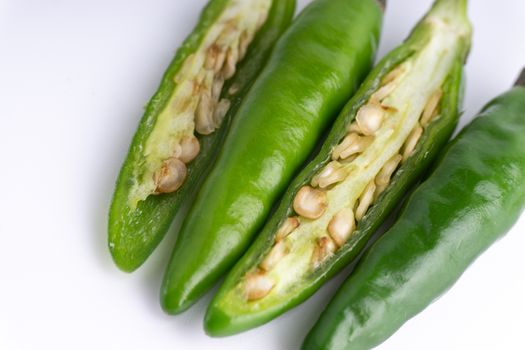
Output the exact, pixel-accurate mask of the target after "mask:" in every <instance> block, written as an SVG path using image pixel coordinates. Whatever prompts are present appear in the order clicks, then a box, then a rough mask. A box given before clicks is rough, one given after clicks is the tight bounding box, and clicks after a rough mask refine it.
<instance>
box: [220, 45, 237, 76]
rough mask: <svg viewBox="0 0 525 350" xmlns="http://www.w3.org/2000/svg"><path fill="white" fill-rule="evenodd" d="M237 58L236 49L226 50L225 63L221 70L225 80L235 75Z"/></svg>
mask: <svg viewBox="0 0 525 350" xmlns="http://www.w3.org/2000/svg"><path fill="white" fill-rule="evenodd" d="M238 58H239V51H238V50H237V48H230V49H228V53H227V54H226V62H225V64H224V68H223V70H222V72H223V74H224V78H225V79H230V78H231V77H233V75H234V74H235V70H236V65H237V60H238Z"/></svg>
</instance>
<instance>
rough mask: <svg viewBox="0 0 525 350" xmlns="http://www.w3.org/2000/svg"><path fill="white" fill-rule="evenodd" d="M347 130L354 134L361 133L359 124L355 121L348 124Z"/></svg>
mask: <svg viewBox="0 0 525 350" xmlns="http://www.w3.org/2000/svg"><path fill="white" fill-rule="evenodd" d="M347 131H348V132H350V133H356V134H362V133H363V132H362V131H361V129H360V128H359V125H357V122H353V123H352V124H350V125H349V126H348V128H347Z"/></svg>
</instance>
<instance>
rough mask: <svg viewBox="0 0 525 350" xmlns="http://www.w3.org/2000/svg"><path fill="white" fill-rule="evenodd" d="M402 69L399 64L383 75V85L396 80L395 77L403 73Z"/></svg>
mask: <svg viewBox="0 0 525 350" xmlns="http://www.w3.org/2000/svg"><path fill="white" fill-rule="evenodd" d="M403 71H404V69H403V67H401V66H398V67H396V68H395V69H393V70H391V71H390V73H388V74H387V75H385V77H384V78H383V81H382V83H383V85H386V84H388V83H391V82H393V81H394V80H396V79H397V77H399V76H400V75H401V74H402V73H403Z"/></svg>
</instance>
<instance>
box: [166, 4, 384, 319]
mask: <svg viewBox="0 0 525 350" xmlns="http://www.w3.org/2000/svg"><path fill="white" fill-rule="evenodd" d="M382 17H383V11H382V7H381V5H380V4H379V3H378V2H377V1H375V0H315V1H314V2H312V3H311V4H310V5H309V6H308V7H307V8H306V9H305V10H304V11H303V12H302V14H301V15H300V16H299V17H298V18H297V19H296V20H295V22H294V23H293V24H292V26H291V27H290V28H289V29H288V31H287V32H286V33H285V34H284V35H283V36H282V38H281V39H280V40H279V41H278V43H277V45H276V47H275V50H274V52H273V54H272V56H271V58H270V60H269V63H268V65H267V66H266V67H265V69H264V70H263V72H262V73H261V75H260V77H259V79H258V80H257V81H256V82H255V84H254V85H253V87H252V89H251V91H250V93H249V94H248V96H247V97H246V98H245V99H244V101H243V103H242V105H241V107H240V109H239V113H238V115H237V116H236V118H235V119H234V121H233V123H232V127H231V129H230V131H229V134H228V137H227V138H226V141H225V144H224V147H223V148H222V150H221V152H220V155H219V158H218V160H217V162H216V164H215V165H214V168H213V169H212V171H211V172H210V174H209V176H208V178H207V179H206V181H205V182H204V184H203V186H202V187H201V189H200V191H199V194H198V195H197V198H196V200H195V202H194V204H193V206H192V208H191V210H190V212H189V214H188V216H187V217H186V219H185V221H184V223H183V226H182V229H181V232H180V233H179V237H178V240H177V243H176V246H175V249H174V251H173V255H172V258H171V261H170V264H169V267H168V269H167V272H166V275H165V280H164V284H163V286H162V292H161V302H162V305H163V308H164V309H165V310H166V311H167V312H169V313H179V312H182V311H184V310H185V309H187V308H188V307H189V306H190V305H191V304H193V303H194V302H195V301H196V300H197V299H198V298H199V297H201V296H202V295H203V294H204V293H205V292H206V291H208V290H209V289H210V288H211V287H212V286H213V284H214V283H215V282H217V280H218V278H219V277H220V276H221V275H222V274H224V273H225V272H226V271H227V270H228V269H229V268H230V267H231V266H232V265H233V264H234V263H235V261H236V260H237V259H238V258H239V257H240V255H241V254H242V253H244V251H245V249H246V248H247V246H248V245H249V243H250V242H251V240H252V238H253V236H254V234H255V233H257V230H258V229H259V228H260V226H261V224H262V223H263V221H264V219H265V218H266V216H267V215H268V214H269V211H270V209H271V206H272V205H273V203H274V202H275V200H276V199H277V198H278V197H279V195H280V194H281V193H282V191H283V190H284V189H285V188H286V186H287V184H288V182H289V181H290V180H291V178H292V176H293V175H294V173H295V171H296V170H297V169H298V168H299V166H300V165H301V164H302V163H303V162H304V161H305V160H306V158H307V157H308V155H309V154H310V152H311V151H312V150H313V148H314V147H315V145H316V143H317V141H318V139H319V138H320V136H321V135H322V133H323V132H324V130H325V128H326V127H327V126H328V125H329V123H330V122H331V121H333V119H334V118H335V116H336V113H337V112H338V111H339V110H340V108H342V106H343V104H344V102H345V101H346V99H347V98H348V97H349V96H350V95H351V94H352V93H353V92H354V91H355V89H356V88H357V87H358V85H359V84H360V83H361V82H362V80H363V79H364V77H365V76H366V74H367V72H368V71H369V69H370V67H371V65H372V61H373V57H374V54H375V51H376V48H377V43H378V37H379V32H380V27H381V22H382Z"/></svg>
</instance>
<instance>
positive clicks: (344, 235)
mask: <svg viewBox="0 0 525 350" xmlns="http://www.w3.org/2000/svg"><path fill="white" fill-rule="evenodd" d="M354 230H355V217H354V211H353V210H352V209H350V208H345V209H343V210H341V211H340V212H339V213H337V214H335V215H334V217H333V218H332V219H331V220H330V222H329V223H328V233H329V234H330V237H332V239H333V240H334V242H335V244H337V246H339V247H341V246H342V245H343V244H345V243H346V241H348V239H349V238H350V236H351V235H352V232H354Z"/></svg>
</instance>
